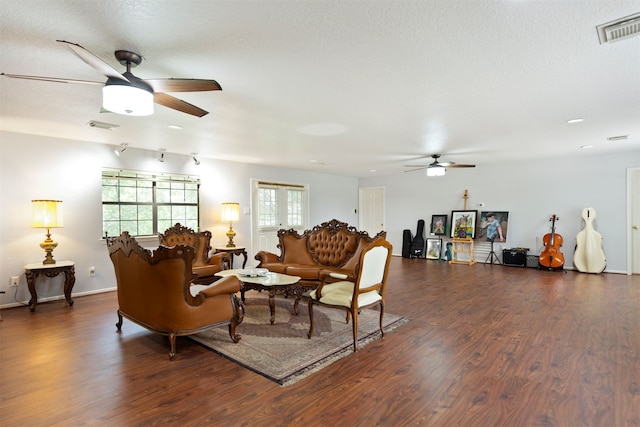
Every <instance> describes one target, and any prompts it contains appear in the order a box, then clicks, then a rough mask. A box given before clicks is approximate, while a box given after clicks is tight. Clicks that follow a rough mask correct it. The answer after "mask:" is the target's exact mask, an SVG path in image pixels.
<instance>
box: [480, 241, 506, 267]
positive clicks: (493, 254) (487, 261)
mask: <svg viewBox="0 0 640 427" xmlns="http://www.w3.org/2000/svg"><path fill="white" fill-rule="evenodd" d="M490 242H491V252H489V255H487V259H485V260H484V263H485V264H492V265H493V264H495V262H494V258H495V260H496V261H498V265H502V262H501V261H500V258H498V254H496V252H495V251H494V250H493V239H491V240H490Z"/></svg>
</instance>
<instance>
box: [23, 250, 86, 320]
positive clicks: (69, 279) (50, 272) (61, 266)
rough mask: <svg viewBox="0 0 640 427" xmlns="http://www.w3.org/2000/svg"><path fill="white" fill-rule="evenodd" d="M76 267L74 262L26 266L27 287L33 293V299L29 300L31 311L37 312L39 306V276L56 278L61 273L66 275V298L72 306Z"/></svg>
mask: <svg viewBox="0 0 640 427" xmlns="http://www.w3.org/2000/svg"><path fill="white" fill-rule="evenodd" d="M75 265H76V263H75V262H73V261H57V262H56V263H55V264H43V263H41V262H40V263H36V264H27V265H25V266H24V275H25V276H26V277H27V286H28V287H29V292H30V293H31V299H30V300H29V309H30V310H31V311H35V310H36V305H37V304H38V294H37V293H36V279H37V278H38V276H39V275H41V274H42V275H44V276H46V277H56V276H57V275H58V274H60V273H64V298H65V299H66V300H67V303H68V304H69V305H70V306H72V305H73V299H71V290H72V289H73V285H75V283H76V276H75Z"/></svg>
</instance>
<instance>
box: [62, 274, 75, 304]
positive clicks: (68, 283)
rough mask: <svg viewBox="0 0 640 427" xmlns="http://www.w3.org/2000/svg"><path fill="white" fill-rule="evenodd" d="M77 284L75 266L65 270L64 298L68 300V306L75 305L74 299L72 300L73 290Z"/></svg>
mask: <svg viewBox="0 0 640 427" xmlns="http://www.w3.org/2000/svg"><path fill="white" fill-rule="evenodd" d="M75 283H76V275H75V269H74V267H73V266H71V267H69V268H67V269H65V270H64V298H65V299H66V300H67V304H69V305H70V306H71V305H73V299H71V290H72V289H73V285H74V284H75Z"/></svg>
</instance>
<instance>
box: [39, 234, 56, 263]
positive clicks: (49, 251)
mask: <svg viewBox="0 0 640 427" xmlns="http://www.w3.org/2000/svg"><path fill="white" fill-rule="evenodd" d="M57 246H58V243H56V242H54V241H53V240H51V238H50V237H48V236H47V240H45V241H44V242H42V243H40V247H41V248H42V249H44V252H45V254H46V255H45V257H44V261H42V263H43V264H45V265H47V264H55V263H56V260H55V259H53V250H54V249H55V248H56V247H57Z"/></svg>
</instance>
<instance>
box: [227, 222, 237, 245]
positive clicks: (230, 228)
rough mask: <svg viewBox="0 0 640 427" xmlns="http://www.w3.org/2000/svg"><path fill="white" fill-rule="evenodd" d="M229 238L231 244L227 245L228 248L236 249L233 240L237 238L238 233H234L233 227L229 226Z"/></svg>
mask: <svg viewBox="0 0 640 427" xmlns="http://www.w3.org/2000/svg"><path fill="white" fill-rule="evenodd" d="M227 237H228V238H229V242H228V243H227V247H228V248H235V247H236V244H235V243H233V238H234V237H236V232H235V231H233V227H232V226H231V224H229V231H227Z"/></svg>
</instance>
